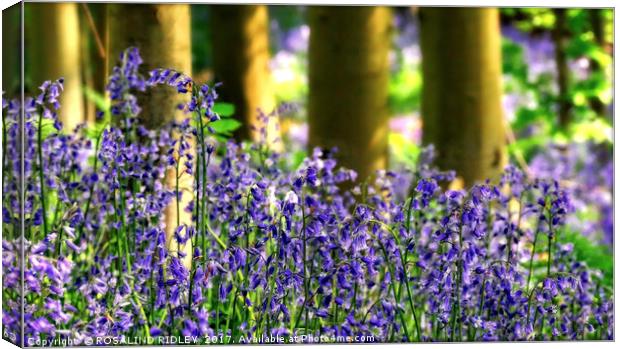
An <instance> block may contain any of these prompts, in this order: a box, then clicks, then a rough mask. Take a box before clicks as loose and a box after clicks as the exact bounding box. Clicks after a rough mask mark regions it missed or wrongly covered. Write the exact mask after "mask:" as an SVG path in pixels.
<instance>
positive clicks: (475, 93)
mask: <svg viewBox="0 0 620 349" xmlns="http://www.w3.org/2000/svg"><path fill="white" fill-rule="evenodd" d="M420 24H421V45H422V56H423V60H422V71H423V81H424V85H423V92H422V117H423V142H424V143H425V144H430V143H432V144H434V145H435V147H436V149H437V156H438V157H437V164H438V166H439V167H440V168H442V169H446V170H448V169H450V170H455V171H456V172H457V176H459V179H460V181H459V182H461V183H463V182H464V184H465V185H467V186H469V185H471V184H473V183H475V182H476V181H482V180H485V179H486V178H495V177H497V175H498V174H499V173H500V172H501V171H502V170H503V167H504V165H505V164H506V159H507V154H506V136H505V126H504V117H503V113H502V107H501V93H502V90H501V72H502V68H501V51H500V39H501V37H500V29H499V17H498V11H497V9H493V8H426V7H423V8H421V9H420Z"/></svg>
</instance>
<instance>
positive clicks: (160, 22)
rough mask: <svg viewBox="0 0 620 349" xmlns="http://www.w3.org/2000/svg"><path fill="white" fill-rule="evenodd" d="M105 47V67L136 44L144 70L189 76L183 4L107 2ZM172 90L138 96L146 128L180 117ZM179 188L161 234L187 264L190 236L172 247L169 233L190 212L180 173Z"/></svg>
mask: <svg viewBox="0 0 620 349" xmlns="http://www.w3.org/2000/svg"><path fill="white" fill-rule="evenodd" d="M108 21H109V31H110V33H109V35H110V38H109V43H110V45H109V52H108V54H107V57H108V58H109V59H110V60H112V61H111V62H109V63H108V68H109V69H111V67H113V66H114V64H115V62H116V60H117V59H118V56H119V54H120V53H121V52H122V51H123V50H124V49H125V48H127V47H130V46H135V47H138V48H139V49H140V54H141V56H142V58H143V60H144V73H145V75H146V74H147V72H148V71H150V70H151V69H154V68H171V69H175V70H178V71H180V72H183V73H185V74H187V75H190V76H191V68H192V66H191V33H190V8H189V5H176V4H174V5H172V4H157V5H147V4H139V5H138V4H108ZM186 99H187V97H184V96H180V95H179V94H178V93H177V91H176V89H174V88H172V87H168V86H158V87H156V88H153V89H151V90H150V91H149V92H148V93H147V94H146V95H142V96H140V97H139V101H140V106H141V107H142V112H141V113H140V118H141V119H142V121H143V123H144V124H145V125H146V126H147V127H150V128H157V127H159V126H161V125H163V124H165V123H167V122H170V121H172V120H174V119H175V118H176V119H177V120H182V119H184V118H185V117H186V115H184V114H183V112H182V111H179V110H178V109H177V105H178V104H179V103H182V102H183V101H186ZM175 176H176V173H175V171H170V173H168V174H167V178H168V182H169V185H170V187H172V188H175V187H176V178H175ZM179 187H180V190H181V191H182V192H183V194H182V199H181V200H180V201H181V202H180V205H179V206H180V208H181V209H180V212H178V211H177V203H176V200H173V202H172V203H171V204H170V205H169V207H168V209H167V210H166V236H167V244H168V248H169V250H170V251H177V250H182V251H183V252H184V253H185V254H186V257H185V259H184V264H185V265H186V266H189V265H190V264H191V258H192V246H191V239H190V240H188V242H187V243H185V244H184V245H183V246H178V245H177V242H176V240H175V238H174V232H175V230H176V228H177V226H178V225H177V222H180V224H181V225H183V224H187V225H188V226H189V225H191V223H192V222H191V213H188V212H186V211H185V210H184V208H185V207H186V206H187V204H188V203H189V202H190V201H191V200H192V195H191V193H192V192H193V178H192V176H189V175H188V174H183V176H181V179H180V183H179Z"/></svg>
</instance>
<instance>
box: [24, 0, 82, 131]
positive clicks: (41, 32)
mask: <svg viewBox="0 0 620 349" xmlns="http://www.w3.org/2000/svg"><path fill="white" fill-rule="evenodd" d="M25 7H26V12H25V16H27V17H26V18H25V23H26V24H25V37H26V51H25V57H24V60H25V61H26V62H27V64H28V65H27V66H26V72H25V75H26V76H27V77H30V79H29V80H30V81H29V85H30V87H31V88H32V89H33V90H34V89H36V87H38V86H39V85H40V84H41V83H42V82H43V81H45V80H56V79H58V78H60V77H62V78H64V79H65V82H64V92H63V94H62V97H61V100H60V102H61V103H62V108H61V109H60V114H59V118H60V121H62V123H63V125H64V129H65V130H66V131H71V130H73V128H74V127H75V126H76V125H78V124H79V123H82V122H84V121H85V112H84V93H83V89H82V72H81V68H80V67H81V55H80V25H79V20H78V5H77V4H76V3H32V2H29V3H26V4H25Z"/></svg>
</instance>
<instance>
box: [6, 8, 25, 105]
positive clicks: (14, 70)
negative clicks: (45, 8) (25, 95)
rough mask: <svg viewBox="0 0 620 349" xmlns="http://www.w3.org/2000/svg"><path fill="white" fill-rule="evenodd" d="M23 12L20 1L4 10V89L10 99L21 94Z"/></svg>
mask: <svg viewBox="0 0 620 349" xmlns="http://www.w3.org/2000/svg"><path fill="white" fill-rule="evenodd" d="M21 14H22V6H21V4H20V3H18V4H16V5H13V6H11V7H9V8H6V9H4V10H3V11H2V91H3V92H4V93H6V96H5V97H6V98H9V99H11V98H19V95H20V94H21V83H20V81H21V61H22V60H21V52H22V46H21V45H22V40H21V38H22V34H21V30H22V29H21V28H22V27H21Z"/></svg>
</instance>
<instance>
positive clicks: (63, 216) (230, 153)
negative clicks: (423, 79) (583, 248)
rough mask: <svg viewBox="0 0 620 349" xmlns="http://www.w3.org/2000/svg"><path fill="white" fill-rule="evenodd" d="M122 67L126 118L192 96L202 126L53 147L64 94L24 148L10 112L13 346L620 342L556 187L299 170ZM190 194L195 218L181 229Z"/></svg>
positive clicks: (203, 89)
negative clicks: (148, 104) (171, 339)
mask: <svg viewBox="0 0 620 349" xmlns="http://www.w3.org/2000/svg"><path fill="white" fill-rule="evenodd" d="M122 57H126V59H122V60H121V65H120V66H119V67H118V68H116V69H115V70H114V75H113V76H112V77H111V80H110V81H114V83H113V84H112V83H111V84H110V85H109V89H111V90H112V89H117V88H118V86H125V87H122V88H121V90H122V92H121V93H117V94H114V93H113V91H110V92H111V96H112V100H113V101H112V102H113V103H112V104H113V106H128V105H131V104H132V103H133V102H132V101H134V98H133V95H132V92H135V91H141V89H142V88H143V87H144V88H145V89H146V88H156V85H160V84H166V85H172V86H175V87H177V90H178V92H179V93H186V94H189V95H191V98H190V99H189V102H187V104H185V105H182V106H181V109H183V110H186V111H187V112H188V118H187V120H186V121H184V122H173V123H171V124H170V125H167V126H165V127H162V128H160V129H158V130H148V129H146V128H144V127H143V126H142V125H141V124H140V114H139V109H137V108H134V107H129V108H127V107H119V109H117V110H118V112H112V115H113V117H115V118H117V119H119V120H120V121H119V122H118V123H113V124H111V125H105V127H103V128H101V129H98V132H94V135H93V132H87V130H86V129H84V128H78V129H77V130H76V131H75V132H73V133H63V132H59V130H56V129H54V130H56V131H54V130H51V131H50V130H48V129H47V128H46V125H48V126H49V125H50V123H46V122H43V121H44V119H45V118H48V115H49V118H51V119H52V120H56V119H55V114H54V110H55V109H57V107H58V106H57V105H55V104H54V102H53V100H50V98H53V97H52V96H54V95H55V94H56V92H54V91H57V88H58V87H59V86H62V81H58V82H56V83H46V84H45V85H43V87H42V89H43V97H38V98H36V99H35V102H34V103H32V101H31V100H29V99H27V100H26V105H25V106H24V110H27V112H26V118H25V120H24V122H25V132H24V133H23V134H21V133H20V132H18V131H19V130H18V129H17V126H16V125H17V124H18V115H19V111H20V110H21V108H22V107H21V106H20V105H19V103H17V102H16V101H10V102H6V103H4V104H3V113H4V135H5V138H4V139H5V140H6V144H4V145H3V146H4V149H3V150H4V151H5V154H12V155H15V156H8V157H5V158H4V159H5V160H4V161H5V162H4V163H3V174H4V183H3V190H4V196H3V222H4V235H3V236H4V237H3V244H2V245H3V257H2V262H3V282H4V285H5V292H3V314H2V316H3V323H4V324H5V328H6V329H7V331H5V333H14V334H16V338H13V339H14V340H15V341H17V342H21V341H22V340H23V342H22V343H23V344H26V345H32V343H33V342H32V341H30V340H29V339H32V338H39V339H41V338H58V337H60V338H64V339H69V338H70V339H71V340H73V341H74V343H75V344H80V343H87V342H85V341H86V340H87V339H89V338H92V337H105V336H115V337H119V338H123V336H125V337H128V338H133V337H134V336H140V337H149V336H152V337H154V336H160V335H183V336H195V337H196V338H197V341H196V343H203V342H204V341H205V340H206V339H205V338H207V337H205V336H208V337H209V338H212V336H226V337H225V338H230V341H231V342H238V341H239V340H240V339H241V338H245V339H246V340H247V338H252V337H262V336H285V337H284V338H288V337H287V336H291V335H295V334H309V333H312V334H317V335H319V334H320V335H321V336H323V338H339V337H341V336H342V337H343V338H346V337H347V336H365V337H364V338H373V340H374V341H376V342H402V341H464V340H470V341H482V340H491V341H492V340H556V339H557V340H560V339H613V336H614V328H613V323H614V319H613V299H612V298H611V297H612V292H611V290H609V289H607V288H606V287H605V286H604V285H603V284H602V283H601V275H600V274H599V273H598V272H597V271H596V270H591V269H590V268H589V267H588V265H586V264H585V263H583V262H581V261H579V260H575V259H574V257H573V254H572V253H571V249H572V246H571V245H570V244H562V243H560V242H559V240H558V239H557V235H558V234H560V233H561V227H562V226H563V225H564V224H565V223H566V221H567V220H568V219H569V216H570V214H571V212H572V211H573V203H572V202H571V199H570V197H569V195H568V194H569V193H568V192H567V191H566V190H565V189H563V187H562V186H561V185H559V184H558V183H557V182H555V181H553V180H544V179H537V180H528V179H527V178H526V176H524V175H523V173H521V171H520V170H519V169H517V168H514V167H509V168H507V169H506V172H505V174H504V175H503V177H502V179H501V181H500V182H499V183H497V184H491V183H483V184H479V185H476V186H474V187H473V188H471V189H470V190H468V191H466V190H460V191H453V190H444V189H442V187H441V185H440V184H442V183H445V182H446V181H449V180H450V179H452V178H453V177H454V174H453V173H450V172H448V173H444V172H440V171H438V170H436V169H434V168H433V167H432V166H431V165H430V164H431V161H432V158H433V154H432V153H433V152H432V148H431V149H427V150H426V151H425V152H424V153H423V154H422V155H421V156H420V159H421V161H420V164H419V166H418V168H417V170H416V171H415V172H413V173H394V172H390V171H380V172H378V173H377V174H376V176H375V177H374V178H373V180H372V181H360V180H359V179H358V178H356V174H355V172H354V171H351V170H347V169H344V168H341V167H339V166H338V165H337V161H336V160H335V159H334V158H333V157H332V155H326V154H325V153H324V152H322V151H321V150H319V149H316V150H314V151H313V152H312V154H311V156H309V157H308V158H306V159H305V160H304V161H303V163H302V164H301V165H299V166H298V167H295V168H290V166H288V165H287V162H286V161H285V159H284V157H285V156H284V154H279V153H277V152H275V151H271V150H268V149H267V148H266V147H256V146H249V145H247V144H238V143H236V142H234V141H232V140H231V141H227V142H221V141H216V140H215V139H214V138H213V137H211V135H210V132H205V130H207V131H209V123H211V122H215V121H217V115H216V114H215V113H214V112H213V110H212V108H213V105H214V103H215V99H216V98H217V94H216V93H215V91H214V89H213V88H209V87H207V86H195V85H194V84H193V83H192V82H191V80H188V79H189V78H188V77H186V76H184V75H183V74H180V73H177V72H174V71H168V70H156V71H154V72H152V73H151V78H150V79H149V80H142V78H141V77H140V76H139V75H137V74H138V73H137V69H135V68H136V67H137V65H139V62H140V61H141V60H140V59H139V55H138V53H137V51H133V50H132V49H130V50H129V51H126V52H125V53H124V54H123V56H122ZM128 65H129V67H128ZM138 81H144V84H142V83H141V82H138ZM54 86H55V87H54ZM127 86H129V87H127ZM56 97H57V96H56ZM54 98H55V97H54ZM39 100H43V101H44V102H43V103H39V102H38V101H39ZM50 105H52V106H54V108H52V109H50V107H49V106H50ZM46 108H47V109H46ZM46 110H50V112H49V113H51V114H49V113H48V112H46ZM267 118H268V115H267V114H266V115H264V116H263V117H262V119H265V120H266V119H267ZM122 120H131V122H129V123H127V122H125V123H123V122H122ZM53 124H56V122H53ZM119 125H120V126H119ZM127 131H129V132H130V134H127ZM21 137H23V138H25V142H24V144H25V146H26V147H27V149H25V151H24V163H23V164H19V160H18V159H19V158H20V157H19V155H18V152H19V151H20V149H21V148H20V145H21V140H22V139H21ZM37 154H39V155H37ZM329 154H334V152H331V151H330V152H329ZM16 162H17V163H18V164H16ZM21 165H23V166H24V168H25V176H24V177H23V181H24V184H25V186H24V188H25V191H24V192H23V193H21V191H20V190H21V189H20V188H21V187H20V183H21V182H20V180H21V179H20V178H21V177H20V175H19V173H20V169H21ZM171 176H172V178H173V180H172V181H171V180H170V177H171ZM183 176H189V177H191V178H193V181H192V183H193V188H189V189H187V190H184V192H183V193H181V189H180V188H179V186H178V185H176V186H175V185H174V184H171V183H174V182H175V181H174V179H179V178H181V177H183ZM177 182H178V181H177ZM360 183H364V184H360ZM20 194H23V195H20ZM181 194H182V195H189V196H190V197H191V200H189V201H188V202H187V204H186V205H185V204H184V205H185V207H182V208H181V209H182V210H184V211H185V212H186V213H189V214H190V216H191V218H190V219H189V220H184V221H179V222H174V221H173V222H171V221H169V220H167V219H166V216H168V215H169V214H170V212H171V207H173V206H174V203H175V202H177V203H179V202H185V201H183V200H180V197H181ZM21 197H23V198H24V202H23V211H21V208H20V207H21V206H22V205H21V202H20V200H21V199H20V198H21ZM177 205H178V204H177ZM172 211H174V209H172ZM20 213H21V214H23V217H24V219H25V225H24V226H21V225H20V224H21V223H20V219H19V218H20ZM178 214H179V212H177V215H178ZM22 228H23V231H24V235H23V237H22V235H21V233H22ZM171 232H172V233H171ZM181 245H183V246H189V247H190V251H191V258H189V259H188V258H186V257H187V255H188V253H187V251H186V249H183V250H181V249H180V248H178V246H181ZM21 246H24V253H25V260H23V268H24V270H23V271H24V276H23V279H22V278H21V268H20V265H22V261H21V253H20V248H21ZM172 246H177V248H176V249H175V248H174V247H172ZM22 287H23V292H22V291H21V290H22ZM22 297H23V298H22ZM22 299H23V301H24V305H25V307H24V321H25V327H24V333H21V332H20V331H21V327H20V321H21V313H20V309H21V306H20V305H21V302H22ZM22 335H23V336H24V337H25V339H23V338H22ZM228 336H230V337H228Z"/></svg>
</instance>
